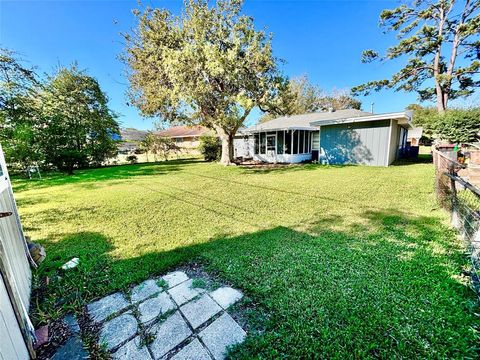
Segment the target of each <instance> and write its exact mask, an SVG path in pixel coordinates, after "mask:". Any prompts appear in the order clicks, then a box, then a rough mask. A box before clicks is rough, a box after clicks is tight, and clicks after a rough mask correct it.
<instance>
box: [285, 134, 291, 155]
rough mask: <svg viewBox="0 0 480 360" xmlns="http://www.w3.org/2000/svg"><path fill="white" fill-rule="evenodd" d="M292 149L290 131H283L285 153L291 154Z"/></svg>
mask: <svg viewBox="0 0 480 360" xmlns="http://www.w3.org/2000/svg"><path fill="white" fill-rule="evenodd" d="M291 151H292V132H291V131H290V130H288V131H285V154H291Z"/></svg>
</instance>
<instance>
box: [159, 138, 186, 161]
mask: <svg viewBox="0 0 480 360" xmlns="http://www.w3.org/2000/svg"><path fill="white" fill-rule="evenodd" d="M179 151H180V148H179V147H178V146H177V144H176V143H175V140H173V139H172V138H169V137H163V136H155V137H154V142H153V153H154V154H160V155H161V156H162V157H163V158H164V159H165V161H168V156H169V155H170V154H171V153H172V152H175V153H177V152H179Z"/></svg>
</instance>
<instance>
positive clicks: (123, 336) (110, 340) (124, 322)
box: [99, 313, 138, 350]
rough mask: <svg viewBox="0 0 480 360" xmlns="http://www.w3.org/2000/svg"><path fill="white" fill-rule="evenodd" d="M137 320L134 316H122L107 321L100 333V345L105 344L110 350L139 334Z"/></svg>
mask: <svg viewBox="0 0 480 360" xmlns="http://www.w3.org/2000/svg"><path fill="white" fill-rule="evenodd" d="M137 329H138V324H137V320H136V319H135V318H134V317H133V315H132V314H130V313H127V314H124V315H120V316H119V317H116V318H114V319H112V320H110V321H107V322H106V323H105V324H104V325H103V327H102V330H101V332H100V338H99V343H100V344H103V343H105V344H106V345H107V349H108V350H112V349H114V348H116V347H117V346H118V345H120V344H122V343H124V342H125V341H127V340H128V339H130V338H131V337H132V336H134V335H135V334H136V333H137Z"/></svg>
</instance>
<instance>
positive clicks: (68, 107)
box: [40, 64, 119, 173]
mask: <svg viewBox="0 0 480 360" xmlns="http://www.w3.org/2000/svg"><path fill="white" fill-rule="evenodd" d="M41 103H42V104H41V127H42V131H41V138H40V142H41V146H42V148H43V151H44V152H45V160H46V162H47V163H51V164H53V165H54V166H55V167H57V168H58V169H60V170H63V171H66V172H68V173H72V172H73V170H74V169H75V168H80V167H85V166H88V165H91V164H93V165H100V164H101V163H102V162H103V161H104V160H105V159H107V158H108V157H111V156H114V155H115V153H116V143H115V141H114V137H115V135H118V134H119V126H118V123H117V121H116V115H115V114H114V113H113V112H112V111H111V110H110V109H109V108H108V98H107V96H106V94H105V93H104V92H103V91H102V90H101V89H100V85H99V84H98V82H97V80H95V79H94V78H93V77H91V76H88V75H87V74H86V73H85V71H82V70H79V69H78V67H77V65H75V64H74V65H72V66H71V67H69V68H66V67H62V68H60V69H59V70H58V71H57V73H56V74H55V75H54V76H52V77H50V78H49V79H48V81H47V83H46V84H45V86H44V90H43V91H42V93H41Z"/></svg>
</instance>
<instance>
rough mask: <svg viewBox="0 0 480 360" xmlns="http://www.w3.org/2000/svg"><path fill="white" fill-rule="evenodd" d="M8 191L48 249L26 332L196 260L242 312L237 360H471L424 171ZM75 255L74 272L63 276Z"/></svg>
mask: <svg viewBox="0 0 480 360" xmlns="http://www.w3.org/2000/svg"><path fill="white" fill-rule="evenodd" d="M14 187H15V191H16V196H17V199H18V205H19V208H20V213H21V216H22V220H23V223H24V228H25V231H26V233H27V234H29V235H31V236H32V238H33V239H34V240H36V241H39V242H41V243H42V244H43V245H44V246H45V247H46V250H47V259H46V260H45V261H44V263H43V264H42V265H41V267H40V269H39V270H38V273H37V277H36V279H40V278H42V277H43V276H46V275H48V276H49V277H50V283H49V285H48V287H47V288H46V289H44V291H43V292H42V294H43V295H42V296H38V297H34V305H33V308H32V316H33V318H34V321H35V322H36V323H37V324H41V323H45V322H47V321H49V320H50V319H55V318H58V317H59V316H61V315H62V314H63V313H65V312H66V311H69V310H72V309H73V310H79V309H80V308H81V306H83V305H84V304H85V303H86V302H88V301H91V300H92V299H95V298H98V297H100V296H102V295H105V294H108V293H110V292H112V291H115V290H118V289H126V288H127V287H128V286H130V285H131V284H135V283H139V282H140V281H142V280H144V279H146V278H148V277H151V276H153V275H157V274H162V273H165V272H166V271H168V270H170V269H173V268H175V267H176V266H179V265H181V264H188V263H189V262H191V261H194V260H195V261H201V262H202V263H204V264H205V266H206V270H207V271H209V272H211V273H212V274H216V275H218V276H221V277H222V278H224V279H225V280H226V281H228V282H230V283H232V284H233V285H234V286H235V287H238V288H240V289H242V290H243V291H244V292H245V294H246V295H247V299H249V309H250V310H249V312H248V316H249V321H250V324H251V325H252V329H253V330H252V331H250V333H249V337H248V338H247V341H246V342H245V343H244V344H243V345H241V346H239V347H238V348H236V349H235V351H234V352H233V353H232V357H234V358H284V357H291V358H299V357H302V358H313V357H317V358H346V357H348V358H379V357H380V358H476V357H477V356H478V353H479V348H478V316H476V315H475V312H478V304H477V302H476V297H475V295H474V293H473V291H472V290H471V288H470V285H469V281H468V278H467V276H464V275H463V274H464V270H465V269H466V266H467V259H466V257H465V254H464V248H463V246H462V243H461V242H460V241H459V240H457V238H456V236H455V233H454V232H453V231H452V230H451V229H450V228H449V227H448V226H447V217H446V214H444V213H443V212H442V211H441V210H440V209H439V208H438V206H437V205H436V202H435V198H434V194H433V191H432V190H433V168H432V165H431V164H428V163H421V164H411V163H405V164H403V165H399V166H392V167H389V168H374V167H353V166H350V167H349V166H346V167H322V166H317V165H304V166H295V167H288V168H282V169H278V170H263V171H262V170H246V169H242V168H237V167H222V166H220V165H217V164H207V163H202V162H198V161H172V162H168V163H161V164H156V165H152V164H148V165H133V166H118V167H111V168H103V169H96V170H87V171H79V172H78V173H77V174H75V175H74V176H72V177H64V176H60V175H56V176H52V177H49V178H47V179H45V180H43V181H30V182H29V181H25V180H17V181H15V182H14ZM73 257H79V258H80V265H79V266H78V267H77V268H75V269H72V270H69V271H61V270H59V267H60V266H61V265H62V264H64V263H65V262H66V261H68V260H70V259H71V258H73ZM37 282H39V281H38V280H37Z"/></svg>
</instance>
